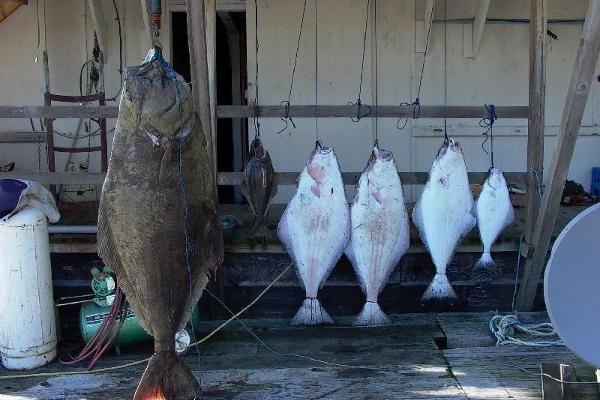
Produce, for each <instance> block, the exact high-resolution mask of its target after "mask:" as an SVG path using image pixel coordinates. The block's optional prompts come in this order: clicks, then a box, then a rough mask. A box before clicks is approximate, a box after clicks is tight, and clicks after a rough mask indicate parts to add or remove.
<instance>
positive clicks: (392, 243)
mask: <svg viewBox="0 0 600 400" xmlns="http://www.w3.org/2000/svg"><path fill="white" fill-rule="evenodd" d="M350 220H351V221H352V231H351V236H350V243H349V244H348V248H347V249H346V255H347V256H348V258H349V259H350V261H351V262H352V265H353V266H354V271H355V272H356V275H357V276H358V279H359V282H360V286H361V288H362V290H363V292H365V294H366V296H367V301H366V302H365V305H364V307H363V309H362V311H361V312H360V314H359V315H358V316H357V317H356V320H355V321H354V325H384V324H387V323H389V319H388V318H387V316H386V315H385V314H384V313H383V311H382V310H381V308H380V307H379V304H378V303H377V297H378V295H379V293H380V292H381V290H382V289H383V287H384V286H385V283H386V282H387V280H388V278H389V276H390V274H391V273H392V271H393V270H394V268H396V265H398V261H400V258H401V257H402V256H403V255H404V253H406V250H407V249H408V245H409V239H410V238H409V224H408V214H407V212H406V207H405V205H404V194H403V192H402V184H401V182H400V176H399V175H398V169H397V167H396V162H395V161H394V157H393V155H392V153H391V152H389V151H386V150H380V149H379V148H377V146H375V147H374V148H373V153H372V155H371V158H370V160H369V162H368V164H367V167H366V168H365V170H364V171H363V173H362V175H361V176H360V179H359V181H358V185H357V191H356V195H355V196H354V200H353V202H352V206H351V208H350Z"/></svg>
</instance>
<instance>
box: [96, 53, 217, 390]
mask: <svg viewBox="0 0 600 400" xmlns="http://www.w3.org/2000/svg"><path fill="white" fill-rule="evenodd" d="M180 157H181V158H180ZM180 168H182V169H180ZM186 244H187V246H186ZM98 253H99V254H100V256H101V257H102V259H103V261H104V262H105V263H106V264H107V265H109V266H110V268H111V269H112V270H113V271H114V272H115V274H116V276H117V280H118V284H119V286H120V287H121V288H122V289H123V291H124V292H125V294H126V295H127V300H128V301H129V303H130V304H131V307H132V308H133V311H134V312H135V314H136V315H137V317H138V318H139V321H140V323H141V324H142V326H143V327H144V329H145V330H146V331H147V332H148V333H149V334H150V335H152V336H153V337H154V355H153V356H152V358H151V359H150V361H149V363H148V366H147V367H146V370H145V372H144V375H143V376H142V379H141V381H140V383H139V385H138V388H137V390H136V392H135V397H134V399H191V398H196V397H198V396H199V389H200V387H199V384H198V381H197V380H196V378H195V377H194V375H193V374H192V373H191V372H190V370H189V369H188V368H187V367H186V366H185V365H184V363H183V362H182V360H180V359H178V358H177V356H176V355H175V351H174V345H175V343H174V338H175V333H176V332H177V331H178V330H180V329H182V328H183V326H184V325H185V323H186V321H187V320H188V319H189V316H190V311H191V306H192V305H194V304H196V302H197V301H198V299H199V298H200V295H201V293H202V290H203V289H204V287H205V285H206V283H207V281H208V274H209V272H210V271H215V270H216V269H217V268H218V266H219V265H220V263H221V261H222V257H223V243H222V234H221V229H220V227H219V223H218V220H217V213H216V210H215V192H214V180H213V171H212V166H211V163H210V161H209V157H208V151H207V145H206V137H205V135H204V132H203V131H202V127H201V125H200V121H199V120H198V118H197V116H196V114H195V113H194V112H193V108H192V96H191V91H190V88H189V86H188V85H187V84H186V83H185V81H184V80H183V78H182V77H181V76H179V75H176V74H175V72H174V71H173V70H172V68H171V66H170V65H168V64H167V63H166V61H165V60H164V59H163V58H162V56H161V54H160V51H159V50H157V51H156V54H155V56H154V57H153V58H152V59H151V60H150V61H148V62H146V63H144V64H142V65H140V66H136V67H129V68H127V71H126V77H125V83H124V87H123V94H122V96H121V103H120V105H119V117H118V121H117V128H116V130H115V138H114V142H113V147H112V152H111V158H110V166H109V169H108V174H107V175H106V179H105V181H104V185H103V187H102V196H101V199H100V208H99V215H98ZM186 261H189V264H188V262H186ZM188 268H189V269H188Z"/></svg>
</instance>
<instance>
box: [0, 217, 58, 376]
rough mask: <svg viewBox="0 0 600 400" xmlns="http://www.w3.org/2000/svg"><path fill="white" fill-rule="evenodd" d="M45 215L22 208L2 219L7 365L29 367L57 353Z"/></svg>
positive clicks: (0, 301) (0, 272)
mask: <svg viewBox="0 0 600 400" xmlns="http://www.w3.org/2000/svg"><path fill="white" fill-rule="evenodd" d="M56 343H57V338H56V316H55V311H54V300H53V296H52V271H51V269H50V244H49V240H48V222H47V220H46V216H45V215H44V214H43V213H42V212H41V211H39V210H37V209H34V208H29V207H27V208H25V209H23V210H21V211H20V212H19V213H18V214H16V215H14V216H13V217H11V218H10V219H9V220H8V221H4V222H0V354H1V355H2V364H3V365H4V366H5V367H6V368H8V369H29V368H36V367H41V366H43V365H45V364H48V363H49V362H50V361H52V360H53V359H54V358H55V357H56Z"/></svg>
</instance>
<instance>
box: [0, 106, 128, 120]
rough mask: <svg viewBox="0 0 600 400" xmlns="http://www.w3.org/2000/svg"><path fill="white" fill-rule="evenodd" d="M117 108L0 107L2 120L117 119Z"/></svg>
mask: <svg viewBox="0 0 600 400" xmlns="http://www.w3.org/2000/svg"><path fill="white" fill-rule="evenodd" d="M118 113H119V107H117V106H0V118H117V115H118Z"/></svg>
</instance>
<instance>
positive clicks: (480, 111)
mask: <svg viewBox="0 0 600 400" xmlns="http://www.w3.org/2000/svg"><path fill="white" fill-rule="evenodd" d="M369 107H370V109H371V112H370V113H369V112H368V110H369ZM444 109H446V112H445V114H446V116H447V117H448V118H483V117H488V112H487V110H486V108H485V106H483V105H481V106H448V107H446V108H444V106H421V108H420V112H418V113H417V111H416V110H415V109H414V108H413V107H412V106H381V105H380V106H379V107H378V108H377V109H375V106H369V105H364V104H363V106H362V110H363V113H364V114H363V115H361V117H362V118H372V117H374V116H375V115H377V116H378V117H380V118H412V117H413V115H414V114H415V113H417V115H415V116H416V117H418V118H443V117H444ZM284 114H285V107H283V106H279V105H277V106H258V107H255V106H252V105H249V106H231V105H227V106H225V105H222V106H219V108H218V114H217V117H218V118H253V117H255V116H260V118H280V117H283V116H284ZM289 115H290V116H291V117H296V118H314V117H315V116H317V117H319V118H350V117H355V116H356V107H354V106H348V105H340V106H331V105H319V107H318V110H316V107H315V106H314V105H306V106H294V105H292V106H290V113H289ZM496 115H497V116H498V118H499V119H503V118H506V119H508V118H521V119H526V118H527V117H528V115H529V107H527V106H496ZM0 116H1V115H0Z"/></svg>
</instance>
